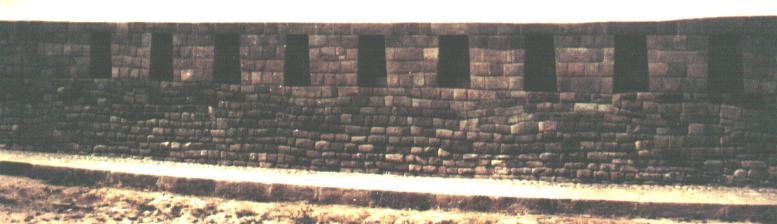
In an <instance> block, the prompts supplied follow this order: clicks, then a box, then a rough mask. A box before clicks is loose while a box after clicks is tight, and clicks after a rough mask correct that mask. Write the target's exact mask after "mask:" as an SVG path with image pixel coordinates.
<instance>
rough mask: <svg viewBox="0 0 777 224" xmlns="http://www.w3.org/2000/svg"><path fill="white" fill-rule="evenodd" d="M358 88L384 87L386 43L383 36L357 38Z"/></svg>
mask: <svg viewBox="0 0 777 224" xmlns="http://www.w3.org/2000/svg"><path fill="white" fill-rule="evenodd" d="M357 62H358V63H359V65H358V66H359V68H358V69H359V70H358V73H357V79H358V82H359V86H386V41H385V39H384V38H383V36H359V59H358V61H357Z"/></svg>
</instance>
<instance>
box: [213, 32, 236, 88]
mask: <svg viewBox="0 0 777 224" xmlns="http://www.w3.org/2000/svg"><path fill="white" fill-rule="evenodd" d="M213 53H214V56H215V59H214V62H213V63H214V65H213V78H214V80H215V81H216V82H220V83H240V35H238V34H218V35H216V46H215V49H214V52H213Z"/></svg>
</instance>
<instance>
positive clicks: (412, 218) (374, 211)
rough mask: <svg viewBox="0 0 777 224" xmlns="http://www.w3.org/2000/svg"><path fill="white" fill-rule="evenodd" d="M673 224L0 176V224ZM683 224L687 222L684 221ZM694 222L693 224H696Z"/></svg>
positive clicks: (665, 221) (643, 220)
mask: <svg viewBox="0 0 777 224" xmlns="http://www.w3.org/2000/svg"><path fill="white" fill-rule="evenodd" d="M677 222H679V221H677V220H667V219H661V220H653V219H627V218H601V217H587V216H556V215H532V214H522V215H508V214H499V213H476V212H460V211H437V210H430V211H414V210H396V209H386V208H366V207H355V206H342V205H315V204H308V203H304V202H253V201H240V200H227V199H222V198H213V197H196V196H186V195H177V194H172V193H167V192H144V191H136V190H128V189H118V188H89V187H80V186H57V185H51V184H47V183H45V182H42V181H39V180H33V179H29V178H24V177H12V176H1V175H0V223H677ZM686 222H688V221H686ZM696 222H698V221H695V222H693V223H696Z"/></svg>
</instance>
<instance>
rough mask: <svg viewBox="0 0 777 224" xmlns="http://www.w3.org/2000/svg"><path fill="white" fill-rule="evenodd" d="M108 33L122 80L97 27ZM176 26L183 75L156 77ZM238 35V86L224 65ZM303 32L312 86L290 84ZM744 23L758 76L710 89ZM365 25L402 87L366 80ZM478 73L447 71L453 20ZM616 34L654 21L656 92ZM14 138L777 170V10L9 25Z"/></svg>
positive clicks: (39, 142)
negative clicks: (738, 87) (622, 69)
mask: <svg viewBox="0 0 777 224" xmlns="http://www.w3.org/2000/svg"><path fill="white" fill-rule="evenodd" d="M92 32H108V33H111V37H112V39H111V60H110V61H111V68H112V69H111V77H112V78H111V79H92V78H90V77H89V68H90V63H91V62H90V59H89V58H90V55H89V54H90V50H89V49H90V36H91V33H92ZM153 33H170V34H171V35H172V38H173V40H172V45H173V46H172V47H173V54H172V56H173V62H172V63H173V65H172V67H173V73H172V74H171V75H172V79H171V80H172V81H154V80H150V78H149V67H150V65H151V62H150V60H151V45H152V44H151V42H152V41H151V35H152V34H153ZM225 33H233V34H239V40H240V45H239V59H240V69H241V74H240V75H241V80H240V84H224V83H218V82H215V81H213V80H216V78H214V75H219V74H213V69H214V65H213V64H214V52H215V50H214V48H215V38H216V36H217V35H220V34H225ZM287 34H304V35H308V38H309V39H308V41H309V50H308V51H309V66H310V67H309V72H310V75H309V77H310V82H309V85H305V86H293V87H291V86H285V85H284V83H285V82H284V63H285V62H284V54H285V49H286V48H287V45H286V44H285V41H286V38H285V37H286V35H287ZM535 34H541V35H550V36H552V38H553V42H554V45H555V46H554V48H555V60H556V61H555V66H556V67H555V68H556V79H557V81H556V85H557V86H556V91H551V92H534V91H525V89H524V86H525V83H524V81H526V80H525V79H524V77H525V74H524V71H523V70H524V68H525V63H524V62H525V56H526V55H525V49H526V46H524V40H525V36H526V35H535ZM732 34H733V35H739V36H740V37H741V38H740V40H741V45H740V46H739V47H740V49H741V52H742V54H741V60H742V65H743V69H742V79H743V80H742V85H743V86H742V91H741V92H735V93H714V92H712V91H711V90H710V89H709V88H708V85H707V82H708V80H707V79H708V75H707V74H708V72H709V71H707V68H708V64H707V61H708V60H707V56H708V49H709V46H708V44H709V36H710V35H732ZM360 35H383V36H384V38H385V47H386V49H385V54H386V83H385V86H383V87H360V86H359V82H358V80H357V79H358V76H357V69H358V65H357V64H358V60H357V58H358V55H357V54H358V42H357V41H358V39H359V36H360ZM440 35H466V36H467V39H468V44H469V68H470V74H469V76H470V79H469V83H467V84H466V86H462V87H460V88H441V87H439V86H438V84H437V83H438V76H439V75H445V74H437V70H438V67H437V66H438V65H437V63H438V60H439V56H438V54H439V53H440V51H439V50H438V44H439V43H438V36H440ZM616 35H645V38H646V50H647V60H648V78H649V80H648V82H649V83H648V87H649V88H648V89H647V90H645V91H640V92H624V93H614V90H613V76H615V75H618V74H615V73H614V64H615V63H617V62H616V61H615V60H614V55H613V54H614V46H615V44H614V40H615V36H616ZM0 52H1V53H2V54H1V55H2V56H0V79H2V80H0V81H1V82H0V144H6V145H7V146H8V147H10V148H16V149H21V150H53V151H64V152H69V153H78V154H85V153H96V154H105V155H115V156H147V157H154V158H158V159H167V160H176V161H186V162H198V163H211V164H222V165H234V166H260V167H279V168H295V169H311V170H328V171H342V172H368V173H385V172H389V173H400V174H410V175H430V176H466V177H483V178H509V179H530V180H548V181H564V182H566V181H575V182H608V183H609V182H615V183H677V184H723V185H748V186H772V187H774V186H777V185H775V184H776V183H777V107H776V106H777V96H776V95H775V89H777V60H775V58H777V18H774V17H752V18H721V19H699V20H682V21H667V22H638V23H588V24H434V23H432V24H430V23H400V24H292V23H290V24H285V23H245V24H183V23H182V24H163V23H53V22H0Z"/></svg>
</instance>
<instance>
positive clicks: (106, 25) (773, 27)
mask: <svg viewBox="0 0 777 224" xmlns="http://www.w3.org/2000/svg"><path fill="white" fill-rule="evenodd" d="M8 29H15V30H39V31H53V32H93V31H104V32H118V33H122V32H124V33H126V32H172V33H244V34H252V33H253V34H339V35H348V34H354V35H358V34H382V35H407V34H410V35H412V34H417V35H439V34H462V35H463V34H466V35H511V34H512V35H520V34H721V33H739V34H777V16H748V17H714V18H696V19H681V20H670V21H635V22H623V21H610V22H587V23H424V22H397V23H301V22H289V23H278V22H267V23H263V22H255V23H254V22H236V23H222V22H208V23H179V22H176V23H163V22H52V21H0V30H8Z"/></svg>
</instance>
